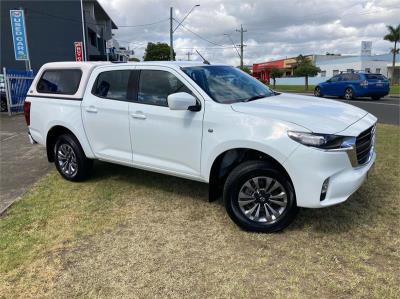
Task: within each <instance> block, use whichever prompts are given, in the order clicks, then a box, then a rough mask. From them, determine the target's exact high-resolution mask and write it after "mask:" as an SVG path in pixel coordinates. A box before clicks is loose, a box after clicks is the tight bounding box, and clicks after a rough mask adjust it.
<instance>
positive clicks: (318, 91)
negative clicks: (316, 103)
mask: <svg viewBox="0 0 400 299" xmlns="http://www.w3.org/2000/svg"><path fill="white" fill-rule="evenodd" d="M314 96H316V97H322V96H323V94H322V93H321V88H320V87H319V86H317V87H315V89H314Z"/></svg>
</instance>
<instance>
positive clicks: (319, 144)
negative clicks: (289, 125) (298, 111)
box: [288, 131, 356, 150]
mask: <svg viewBox="0 0 400 299" xmlns="http://www.w3.org/2000/svg"><path fill="white" fill-rule="evenodd" d="M288 136H289V137H290V138H291V139H293V140H294V141H297V142H299V143H301V144H303V145H306V146H312V147H316V148H320V149H325V150H338V149H343V150H346V149H351V148H353V147H354V146H355V143H356V138H355V137H348V136H338V135H332V134H316V133H306V132H295V131H288Z"/></svg>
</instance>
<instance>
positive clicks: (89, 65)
mask: <svg viewBox="0 0 400 299" xmlns="http://www.w3.org/2000/svg"><path fill="white" fill-rule="evenodd" d="M116 64H120V65H121V66H129V65H132V66H137V65H159V66H170V67H171V66H172V67H190V66H201V65H204V63H203V62H200V61H140V62H126V63H113V62H109V61H85V62H82V61H79V62H77V61H60V62H49V63H46V64H44V65H43V66H42V67H41V69H57V68H77V67H78V68H82V69H87V70H91V69H93V68H95V67H99V66H104V65H116Z"/></svg>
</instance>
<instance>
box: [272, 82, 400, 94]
mask: <svg viewBox="0 0 400 299" xmlns="http://www.w3.org/2000/svg"><path fill="white" fill-rule="evenodd" d="M268 86H269V87H270V88H272V89H273V90H276V91H282V92H288V91H289V92H310V93H312V92H314V88H315V85H309V86H308V91H307V90H306V89H305V87H304V85H276V86H275V88H274V87H273V85H268ZM390 95H392V96H395V95H396V96H400V85H394V86H390Z"/></svg>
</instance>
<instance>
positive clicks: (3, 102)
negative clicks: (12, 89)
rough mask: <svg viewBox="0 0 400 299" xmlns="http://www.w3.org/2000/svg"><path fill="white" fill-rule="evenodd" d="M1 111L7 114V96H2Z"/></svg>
mask: <svg viewBox="0 0 400 299" xmlns="http://www.w3.org/2000/svg"><path fill="white" fill-rule="evenodd" d="M0 110H1V112H7V111H8V109H7V99H6V97H5V96H3V95H1V100H0Z"/></svg>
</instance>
